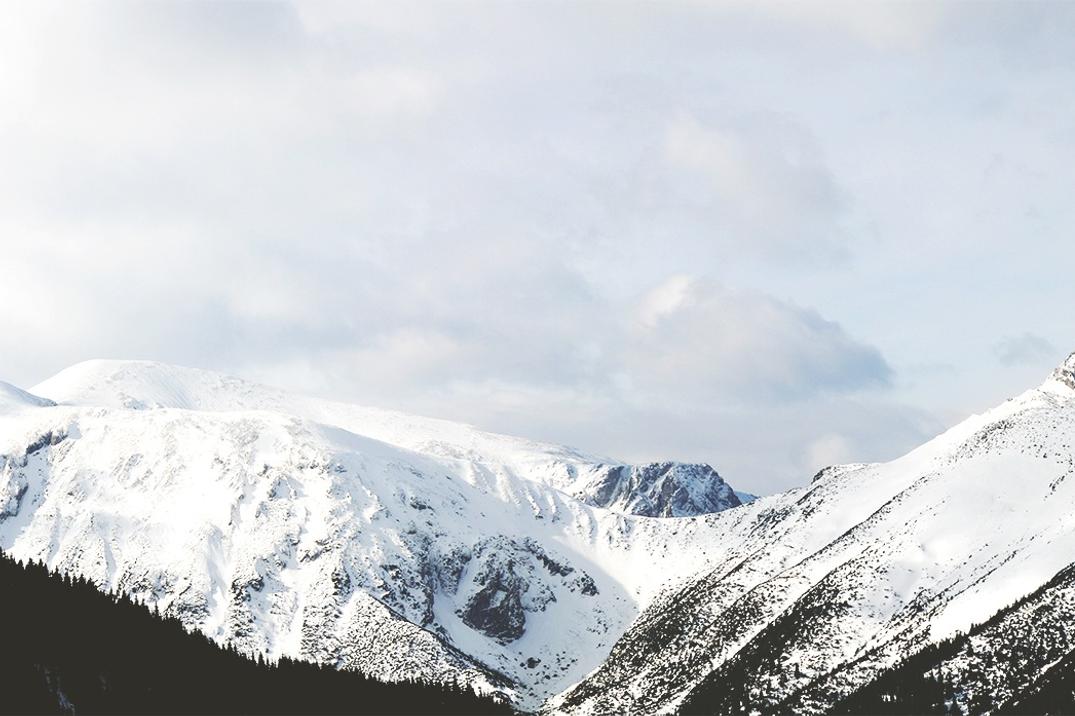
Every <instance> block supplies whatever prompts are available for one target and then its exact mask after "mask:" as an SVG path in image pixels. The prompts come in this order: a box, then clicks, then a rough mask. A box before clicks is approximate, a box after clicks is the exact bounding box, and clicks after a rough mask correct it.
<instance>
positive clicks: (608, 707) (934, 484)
mask: <svg viewBox="0 0 1075 716" xmlns="http://www.w3.org/2000/svg"><path fill="white" fill-rule="evenodd" d="M1073 441H1075V356H1073V357H1072V358H1069V359H1068V360H1067V361H1066V362H1065V364H1064V365H1062V366H1061V367H1060V368H1058V369H1057V371H1056V372H1055V373H1054V374H1053V375H1052V376H1051V377H1050V378H1049V379H1048V380H1047V381H1046V382H1045V383H1044V384H1043V385H1042V386H1041V387H1039V388H1037V389H1034V390H1031V391H1028V392H1027V393H1024V394H1023V395H1021V396H1019V397H1017V398H1015V399H1012V400H1009V401H1008V402H1006V403H1005V404H1003V405H1001V406H999V407H997V408H995V409H993V410H991V411H988V412H987V413H984V414H982V415H979V416H975V417H972V418H970V419H968V420H967V421H965V422H963V423H962V424H960V425H958V426H956V427H954V428H952V429H951V430H949V431H948V432H946V433H945V434H943V435H941V436H939V437H938V438H936V439H934V440H932V441H930V442H929V443H927V444H925V445H923V446H922V447H920V448H918V449H917V450H915V451H913V452H911V453H909V454H908V455H906V456H904V457H902V458H900V459H898V460H895V461H893V462H891V463H886V464H877V465H853V466H845V467H843V468H833V469H828V470H825V471H822V473H820V474H819V475H818V477H817V478H816V479H815V480H814V481H813V482H812V483H811V484H810V485H808V486H806V487H804V488H801V489H798V490H793V491H791V492H789V493H785V494H783V495H778V496H774V497H769V498H762V499H760V500H757V501H756V502H752V503H750V504H748V505H746V506H744V507H742V508H739V509H735V510H731V511H729V512H726V513H722V514H718V515H714V516H711V517H708V518H705V519H706V521H707V522H709V523H710V524H711V525H712V528H713V529H714V530H716V531H719V532H721V534H722V536H723V538H722V540H721V541H720V544H721V546H720V548H719V549H720V554H719V556H718V558H717V560H716V561H717V564H718V566H717V567H716V568H715V569H713V570H710V571H706V572H702V573H700V576H699V577H697V578H696V579H694V580H690V581H689V582H688V583H686V584H685V585H684V586H682V587H681V588H680V589H675V590H670V591H668V592H666V593H664V594H662V595H661V596H659V597H658V598H656V599H655V600H654V601H653V602H652V603H651V604H650V606H649V607H648V608H646V609H645V610H644V612H643V614H642V615H641V616H640V618H639V619H638V620H637V621H636V622H635V624H633V625H632V627H631V628H630V629H629V630H628V631H627V632H626V633H625V635H624V636H623V637H622V638H621V639H620V640H619V641H618V642H617V644H616V646H615V647H614V648H613V650H612V652H611V655H610V657H609V658H608V659H607V660H606V662H605V663H604V664H603V665H602V666H601V667H600V668H599V669H597V670H596V671H595V672H594V673H593V674H591V675H590V676H589V677H588V678H587V679H585V680H584V681H583V682H582V683H581V684H579V685H578V686H577V687H576V688H574V689H571V690H569V692H568V693H566V694H564V695H562V696H561V697H559V698H557V699H555V700H554V705H555V706H556V707H557V708H559V709H562V710H566V711H572V712H591V713H592V712H623V711H639V710H641V711H654V710H668V709H671V708H674V707H675V706H676V705H678V704H683V703H684V700H685V699H686V702H685V703H686V705H687V707H688V710H689V711H691V712H694V711H701V712H717V713H727V712H737V711H739V710H740V709H742V708H744V707H746V709H747V710H750V709H757V710H760V711H761V712H763V713H764V712H766V711H775V712H788V711H789V710H790V711H794V712H801V713H810V712H822V711H824V710H825V709H826V708H827V707H828V706H829V705H831V704H832V703H833V701H834V700H835V699H836V698H838V697H839V696H841V695H842V694H846V693H847V692H849V691H850V690H852V689H854V688H855V687H856V686H858V685H861V684H862V683H864V682H866V681H867V680H869V679H870V678H871V677H872V675H873V674H875V673H876V672H877V671H878V670H879V669H882V668H885V667H887V666H891V665H892V664H893V663H895V662H896V661H898V660H899V659H901V658H903V657H904V656H906V655H907V654H910V653H913V652H915V651H916V650H917V649H919V648H921V646H922V645H923V644H924V643H928V642H930V641H934V640H937V639H942V638H945V637H948V636H951V635H953V634H954V633H956V632H957V631H964V630H967V629H968V628H969V627H970V626H971V624H973V623H976V622H983V621H986V620H987V619H988V618H989V617H991V616H992V615H993V614H994V613H996V612H997V611H998V610H1000V609H1001V608H1002V607H1004V606H1006V605H1008V604H1010V603H1012V602H1014V601H1015V600H1017V599H1018V598H1020V597H1023V596H1024V595H1026V594H1028V593H1030V592H1032V591H1034V590H1035V589H1037V588H1038V587H1039V586H1041V585H1042V584H1044V583H1046V582H1047V581H1048V580H1050V579H1051V578H1052V577H1053V575H1055V574H1057V573H1058V572H1059V571H1060V570H1061V569H1063V568H1064V567H1066V566H1067V565H1068V564H1070V563H1071V562H1072V561H1075V509H1073V507H1075V479H1073V478H1072V475H1073V472H1075V451H1073V448H1072V445H1073ZM778 705H779V706H778Z"/></svg>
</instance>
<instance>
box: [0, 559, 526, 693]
mask: <svg viewBox="0 0 1075 716" xmlns="http://www.w3.org/2000/svg"><path fill="white" fill-rule="evenodd" d="M0 633H2V634H3V647H2V648H0V694H2V697H0V712H3V713H13V714H37V713H75V714H93V713H110V714H135V713H140V714H148V713H152V714H195V713H215V714H239V713H251V714H253V713H256V714H295V713H319V714H342V713H348V714H359V713H371V714H372V713H376V714H431V713H437V714H440V713H458V714H495V713H510V712H511V711H510V709H509V708H508V707H507V706H505V705H503V704H500V703H497V702H494V701H492V700H490V699H487V698H482V697H479V696H476V695H475V694H474V693H472V692H470V691H468V690H466V689H465V688H462V687H460V688H454V689H453V688H451V687H444V686H439V685H431V684H425V683H394V684H388V683H383V682H380V681H376V680H373V679H370V678H367V677H365V676H363V675H362V674H359V673H356V672H346V671H337V670H335V669H331V668H327V667H319V666H316V665H313V664H310V663H306V662H299V661H293V660H291V659H286V658H285V659H281V660H280V661H279V662H278V663H265V662H264V661H263V660H261V659H258V660H257V661H254V660H251V659H248V658H246V657H245V656H243V655H241V654H239V653H238V652H236V651H234V650H232V649H228V648H221V647H219V646H217V645H216V644H214V643H213V642H212V641H210V640H209V639H208V638H207V637H205V636H204V635H202V634H200V633H197V632H194V633H191V632H187V631H186V630H185V629H184V628H183V627H182V625H181V624H180V622H179V621H178V620H177V619H171V618H162V617H160V616H157V615H154V614H152V613H151V612H150V611H149V610H147V609H146V608H145V607H143V606H141V605H139V604H136V603H134V602H132V601H131V600H130V599H128V598H127V597H125V596H121V595H109V594H106V593H104V592H101V591H99V590H98V589H97V587H96V586H94V585H93V584H91V583H89V582H87V581H85V580H82V579H79V578H74V579H72V578H71V577H69V576H59V575H56V574H51V573H49V571H48V570H47V569H46V568H45V567H43V566H41V565H39V564H25V565H24V564H20V563H18V562H16V561H14V560H13V559H11V558H10V557H8V556H6V555H0Z"/></svg>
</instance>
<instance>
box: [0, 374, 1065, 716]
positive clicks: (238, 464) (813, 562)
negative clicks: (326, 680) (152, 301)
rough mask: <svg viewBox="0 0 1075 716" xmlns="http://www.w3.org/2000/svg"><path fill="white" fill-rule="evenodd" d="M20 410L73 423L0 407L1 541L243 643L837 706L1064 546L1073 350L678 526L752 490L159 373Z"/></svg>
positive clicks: (1012, 590) (768, 704) (330, 659)
mask: <svg viewBox="0 0 1075 716" xmlns="http://www.w3.org/2000/svg"><path fill="white" fill-rule="evenodd" d="M32 392H33V394H34V395H40V396H44V397H47V398H48V399H51V400H53V401H56V402H57V403H59V405H56V406H50V405H49V404H48V403H47V402H43V401H41V400H38V399H35V398H34V397H33V396H32V395H26V394H23V393H21V392H12V391H7V392H6V393H5V395H14V396H15V397H14V398H9V399H6V401H5V402H4V403H2V404H0V405H2V406H3V407H2V408H0V547H3V548H4V549H7V550H9V551H11V552H12V553H13V554H14V555H15V556H19V557H26V556H32V557H37V558H45V559H47V561H48V562H49V564H50V565H52V566H55V567H60V568H63V569H65V570H69V571H73V572H77V573H80V574H84V575H87V576H89V577H91V578H93V579H94V580H96V581H97V582H98V583H100V584H102V585H107V586H110V587H115V588H121V589H124V590H127V591H129V592H132V593H133V594H135V595H138V596H142V597H144V598H146V599H147V600H149V601H151V602H155V603H157V604H158V605H159V606H160V607H161V609H163V610H164V611H165V612H166V613H170V614H176V615H178V616H180V618H182V619H183V620H184V622H185V623H186V624H188V625H189V626H192V627H196V628H198V629H202V630H204V631H206V632H207V633H209V634H210V635H212V636H215V637H218V638H221V639H233V640H236V641H237V642H238V643H239V644H241V645H243V646H245V647H246V648H248V649H250V650H261V651H266V652H268V653H270V654H287V655H293V656H301V657H304V658H308V659H314V660H318V661H322V662H324V663H328V664H333V665H336V666H340V667H353V668H359V669H362V670H365V671H368V672H370V673H373V674H375V675H378V676H385V677H402V676H407V675H413V674H421V675H423V676H426V677H434V678H436V677H444V678H451V677H452V675H455V674H461V675H463V676H464V677H465V678H466V679H468V680H470V681H471V682H473V683H478V684H485V685H487V686H489V687H491V688H500V689H503V690H505V691H508V692H511V693H514V695H515V696H516V698H518V700H519V703H520V704H521V705H522V706H523V707H525V708H537V707H539V706H543V707H544V708H545V709H547V710H550V711H565V712H573V713H608V712H627V711H636V712H637V711H645V712H650V711H669V710H673V709H675V708H676V707H678V706H679V705H681V704H684V703H687V704H689V705H690V706H692V707H700V708H703V709H704V708H706V707H707V705H710V706H716V707H718V708H717V710H722V709H723V710H726V711H735V710H737V709H738V708H739V707H741V706H746V707H748V708H754V709H758V710H760V711H762V712H765V711H766V710H767V709H768V710H771V711H784V712H786V711H787V710H793V711H801V712H804V713H810V712H823V711H825V710H826V709H827V708H828V707H830V706H831V705H832V704H834V703H836V702H837V701H838V700H839V699H840V698H841V697H843V696H845V695H847V694H848V693H850V692H851V691H853V690H854V689H856V688H857V687H859V686H861V685H862V684H865V683H866V682H868V681H869V680H870V679H871V678H872V677H873V676H874V675H875V674H877V673H878V672H879V671H880V670H882V669H885V668H887V667H890V666H892V665H893V664H895V663H896V662H898V661H899V660H900V659H902V658H903V657H905V656H906V655H908V654H911V653H914V652H916V651H917V650H919V649H920V648H921V647H922V646H923V645H924V644H927V643H930V642H933V641H936V640H939V639H943V638H946V637H949V636H951V635H953V634H955V633H957V632H958V631H964V630H967V629H968V628H969V627H970V626H971V625H972V624H973V623H980V622H984V621H986V620H987V619H989V618H990V617H991V616H992V615H994V614H995V613H996V612H997V611H998V610H999V609H1000V608H1001V607H1004V606H1005V605H1008V604H1011V603H1012V602H1015V601H1016V600H1018V599H1019V598H1021V597H1023V596H1025V595H1027V594H1029V593H1031V592H1033V591H1034V590H1035V589H1037V588H1038V587H1040V586H1041V585H1043V584H1045V583H1046V582H1048V581H1049V580H1050V579H1052V578H1053V576H1054V575H1056V574H1057V573H1058V572H1060V571H1061V570H1062V569H1064V568H1065V567H1067V566H1068V565H1069V564H1070V563H1071V562H1072V560H1073V555H1075V509H1072V508H1073V506H1075V480H1073V479H1071V477H1072V473H1073V471H1075V455H1073V450H1072V440H1073V439H1075V356H1073V357H1072V358H1069V359H1068V361H1067V362H1066V363H1065V364H1064V365H1063V366H1061V367H1060V368H1058V369H1057V371H1056V372H1055V373H1054V374H1053V375H1052V376H1051V377H1050V378H1049V379H1048V380H1047V381H1046V382H1045V383H1044V384H1043V385H1042V386H1040V387H1039V388H1037V389H1034V390H1031V391H1028V392H1027V393H1024V394H1023V395H1021V396H1019V397H1017V398H1014V399H1012V400H1010V401H1008V402H1006V403H1005V404H1003V405H1001V406H999V407H997V408H995V409H993V410H991V411H988V412H986V413H984V414H982V415H978V416H974V417H972V418H970V419H968V420H966V421H965V422H963V423H961V424H960V425H957V426H956V427H954V428H952V429H951V430H949V431H948V432H946V433H945V434H943V435H941V436H939V437H938V438H936V439H934V440H932V441H930V442H929V443H927V444H925V445H923V446H922V447H920V448H918V449H917V450H915V451H913V452H911V453H909V454H908V455H906V456H904V457H902V458H900V459H898V460H895V461H893V462H890V463H886V464H870V465H863V464H859V465H845V466H837V467H832V468H828V469H826V470H823V471H821V472H820V473H818V475H817V476H816V477H815V478H814V479H813V481H811V482H810V483H809V484H808V485H806V486H805V487H802V488H799V489H796V490H792V491H790V492H787V493H784V494H781V495H775V496H771V497H763V498H759V499H757V500H754V501H751V502H750V503H749V504H744V505H742V506H739V507H736V508H735V509H726V510H725V509H722V510H721V511H719V512H716V513H715V514H700V515H697V516H687V517H676V516H674V515H677V514H692V513H698V512H708V511H710V510H716V509H721V508H723V507H727V506H731V505H734V504H736V503H738V502H740V501H741V500H739V499H738V498H736V496H735V494H734V492H733V491H731V489H730V488H729V487H728V486H727V485H725V484H724V482H723V480H721V479H720V477H719V476H718V475H717V474H716V473H715V472H713V471H712V470H711V469H709V468H707V467H705V466H690V465H671V466H668V465H662V464H658V465H650V466H638V467H630V466H620V465H618V464H616V463H612V462H610V461H608V460H607V459H601V458H596V457H591V456H586V455H583V454H581V453H578V452H576V451H573V450H570V449H567V448H562V447H556V446H551V445H545V444H540V443H533V442H528V441H525V440H520V439H516V438H508V437H503V436H497V435H490V434H487V433H482V432H480V431H477V430H475V429H473V428H470V427H468V426H463V425H457V424H453V423H447V422H443V421H437V420H428V419H422V418H414V417H410V416H405V415H401V414H398V413H392V412H387V411H380V410H372V409H366V408H359V407H355V406H349V405H342V404H337V403H330V402H326V401H319V400H313V399H306V398H299V397H295V396H290V395H287V394H285V393H282V392H279V391H274V390H271V389H266V388H262V387H259V386H254V385H251V384H248V383H243V382H241V381H238V380H236V379H232V378H226V377H223V376H219V375H215V374H211V373H205V372H201V371H192V370H188V369H181V368H174V367H169V366H161V365H157V364H150V363H118V362H93V363H88V364H81V365H78V366H75V367H74V368H71V369H69V370H67V371H64V372H63V373H61V374H60V375H58V376H56V377H55V378H53V379H51V380H49V381H46V382H45V383H43V384H41V385H39V386H37V387H35V388H34V389H33V391H32ZM630 513H638V514H630ZM645 515H672V516H669V517H660V518H654V517H647V516H645ZM1058 604H1059V605H1060V606H1059V607H1057V608H1061V607H1062V608H1065V609H1066V608H1067V607H1066V605H1067V602H1066V601H1063V602H1058ZM1072 609H1073V610H1075V607H1073V608H1072ZM1070 616H1071V618H1072V619H1075V613H1073V614H1071V615H1070ZM1057 618H1061V619H1063V618H1066V617H1064V616H1063V615H1060V616H1059V617H1057ZM1069 621H1070V620H1069ZM975 638H976V639H977V638H979V637H975ZM976 648H977V646H976Z"/></svg>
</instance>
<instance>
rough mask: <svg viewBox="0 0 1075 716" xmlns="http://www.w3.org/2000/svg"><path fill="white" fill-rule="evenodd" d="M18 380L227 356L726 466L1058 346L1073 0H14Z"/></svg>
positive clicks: (6, 194) (1073, 96)
mask: <svg viewBox="0 0 1075 716" xmlns="http://www.w3.org/2000/svg"><path fill="white" fill-rule="evenodd" d="M0 16H2V19H3V22H0V168H2V171H0V275H2V277H3V278H2V280H0V379H2V380H6V381H8V382H12V383H15V384H17V385H21V386H24V387H29V386H32V385H34V384H36V383H37V382H39V381H41V380H43V379H45V378H46V377H48V376H50V375H52V374H53V373H55V372H57V371H59V370H61V369H62V368H64V367H66V366H68V365H71V364H73V363H76V362H79V361H82V360H86V359H90V358H139V359H152V360H160V361H165V362H169V363H178V364H182V365H189V366H196V367H203V368H209V369H214V370H220V371H224V372H228V373H232V374H236V375H239V376H242V377H246V378H250V379H253V380H258V381H261V382H266V383H269V384H273V385H277V386H281V387H284V388H288V389H292V390H297V391H302V392H306V393H312V394H316V395H322V396H327V397H331V398H335V399H340V400H346V401H350V402H357V403H363V404H368V405H377V406H383V407H390V408H396V409H400V410H405V411H408V412H414V413H420V414H426V415H433V416H438V417H444V418H449V419H454V420H461V421H466V422H470V423H473V424H476V425H478V426H480V427H482V428H485V429H489V430H494V431H498V432H506V433H512V434H519V435H524V436H527V437H532V438H537V439H543V440H549V441H553V442H558V443H565V444H569V445H573V446H576V447H578V448H581V449H583V450H586V451H589V452H593V453H598V454H602V455H608V456H611V457H614V458H618V459H622V460H631V461H649V460H660V459H678V460H691V461H705V462H709V463H710V464H712V465H713V466H714V467H716V468H717V470H719V471H720V472H721V474H722V475H724V477H725V478H726V479H727V480H728V481H729V482H731V483H732V484H733V485H734V486H736V487H737V488H739V489H744V490H748V491H753V492H758V493H769V492H774V491H778V490H783V489H787V488H790V487H794V486H797V485H801V484H805V483H806V482H808V481H809V479H810V477H811V475H812V474H813V473H814V472H816V471H817V470H818V469H819V468H821V467H823V466H825V465H828V464H831V463H837V462H850V461H874V460H886V459H891V458H893V457H896V456H898V455H899V454H901V453H903V452H905V451H906V450H908V449H910V448H912V447H914V446H915V445H917V444H919V443H921V442H923V441H924V440H926V439H928V438H929V437H931V436H933V435H935V434H937V433H938V432H940V431H942V430H944V429H945V428H946V427H948V426H950V425H953V424H955V423H956V422H958V421H959V420H961V419H962V418H964V417H966V416H967V415H969V414H971V413H974V412H980V411H982V410H984V409H987V408H989V407H991V406H992V405H995V404H997V403H999V402H1001V401H1003V400H1005V399H1006V398H1008V397H1011V396H1013V395H1016V394H1018V393H1020V392H1022V391H1023V390H1025V389H1027V388H1030V387H1032V386H1034V385H1037V384H1038V383H1040V382H1041V381H1042V380H1043V379H1044V377H1045V376H1046V375H1047V374H1048V373H1049V371H1050V370H1051V369H1052V368H1053V367H1054V366H1055V365H1056V364H1058V363H1059V362H1060V361H1061V360H1062V359H1063V358H1064V357H1065V356H1066V355H1067V354H1068V353H1069V352H1071V351H1072V350H1075V312H1073V311H1072V306H1073V305H1075V281H1072V274H1073V267H1075V241H1073V240H1072V237H1071V232H1072V227H1075V201H1072V187H1075V43H1072V42H1071V41H1070V38H1071V37H1072V36H1075V3H1057V4H1050V3H1045V2H1032V3H1018V4H1017V3H1011V4H1000V3H987V2H975V3H969V2H968V3H961V4H945V3H939V2H938V3H904V4H885V3H852V2H846V3H844V2H841V3H824V4H822V3H773V4H768V3H753V2H751V3H747V2H720V3H718V2H702V1H698V2H682V3H677V2H660V3H657V2H593V3H587V2H578V3H566V2H554V1H552V0H549V1H548V2H492V1H491V0H490V1H486V2H475V3H462V2H452V1H450V0H441V1H438V2H432V1H430V2H424V3H408V2H401V3H391V4H389V3H370V4H365V3H361V2H341V3H327V2H294V3H268V2H265V3H261V2H257V3H255V2H246V3H225V2H216V3H204V4H203V3H196V2H177V3H167V2H160V3H130V4H121V3H75V4H71V3H67V4H63V5H59V4H57V5H51V4H48V3H36V2H35V3H25V4H17V3H6V4H4V5H3V6H2V7H0Z"/></svg>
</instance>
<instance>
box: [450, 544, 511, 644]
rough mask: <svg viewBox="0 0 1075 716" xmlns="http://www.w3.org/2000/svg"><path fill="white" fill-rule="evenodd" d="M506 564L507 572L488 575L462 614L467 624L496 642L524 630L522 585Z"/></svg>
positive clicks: (509, 639)
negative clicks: (483, 584)
mask: <svg viewBox="0 0 1075 716" xmlns="http://www.w3.org/2000/svg"><path fill="white" fill-rule="evenodd" d="M507 567H508V569H507V571H506V572H496V573H494V574H492V575H490V576H489V580H488V581H487V582H486V584H485V586H484V587H482V588H481V589H479V590H478V591H477V592H476V593H475V594H474V596H472V597H471V598H470V600H468V601H467V605H466V608H465V609H464V610H463V611H462V613H461V616H462V617H463V622H464V623H466V625H467V626H469V627H471V628H472V629H477V630H478V631H480V632H482V633H484V634H485V635H486V636H490V637H492V638H494V639H496V640H497V641H499V642H509V641H514V640H516V639H518V638H519V637H521V636H522V635H523V634H524V633H525V632H526V614H525V613H524V612H523V602H522V586H521V583H520V581H519V578H518V577H516V576H515V574H514V572H512V571H511V567H512V564H511V562H508V564H507Z"/></svg>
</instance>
